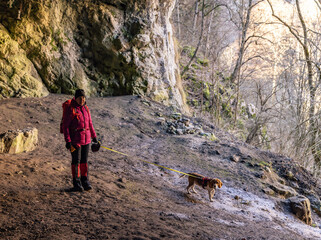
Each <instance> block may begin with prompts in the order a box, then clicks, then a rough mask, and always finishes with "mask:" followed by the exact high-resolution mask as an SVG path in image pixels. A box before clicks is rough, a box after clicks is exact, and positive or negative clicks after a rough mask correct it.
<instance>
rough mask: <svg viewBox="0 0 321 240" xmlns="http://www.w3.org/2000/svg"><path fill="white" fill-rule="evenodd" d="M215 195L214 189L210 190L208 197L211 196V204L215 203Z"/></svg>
mask: <svg viewBox="0 0 321 240" xmlns="http://www.w3.org/2000/svg"><path fill="white" fill-rule="evenodd" d="M214 194H215V190H214V189H211V190H208V196H209V198H210V201H211V202H214V200H213V197H214Z"/></svg>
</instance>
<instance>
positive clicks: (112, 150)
mask: <svg viewBox="0 0 321 240" xmlns="http://www.w3.org/2000/svg"><path fill="white" fill-rule="evenodd" d="M101 147H102V148H104V149H106V150H108V151H111V152H115V153H118V154H121V155H123V156H126V157H131V156H129V155H128V154H126V153H122V152H119V151H116V150H114V149H111V148H108V147H104V146H101ZM138 159H139V160H141V161H142V162H145V163H148V164H152V165H155V166H157V167H160V168H164V169H167V170H170V171H173V172H177V173H181V174H184V175H186V176H191V177H193V178H199V179H203V178H201V177H198V176H195V175H192V174H188V173H185V172H181V171H178V170H175V169H172V168H169V167H165V166H162V165H159V164H157V163H153V162H149V161H146V160H144V159H141V158H138Z"/></svg>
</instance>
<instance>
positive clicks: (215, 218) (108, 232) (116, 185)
mask: <svg viewBox="0 0 321 240" xmlns="http://www.w3.org/2000/svg"><path fill="white" fill-rule="evenodd" d="M68 97H69V96H67V95H49V96H47V97H45V98H40V99H38V98H29V99H5V100H1V104H0V112H1V113H2V114H1V115H0V133H1V132H4V131H7V130H10V129H12V130H14V129H23V128H26V127H30V126H34V127H36V128H37V129H38V130H39V146H38V148H37V149H36V150H35V151H33V152H29V153H22V154H18V155H9V154H0V175H1V186H2V187H1V189H0V213H1V214H0V239H292V240H293V239H321V230H320V228H319V226H320V225H321V220H320V218H319V217H318V215H317V214H315V213H314V212H313V214H312V218H313V224H314V226H315V227H311V226H308V225H306V224H304V223H303V222H302V221H300V220H299V219H297V218H296V217H295V216H294V215H293V214H291V213H290V212H289V211H288V209H287V208H286V207H285V205H284V204H283V203H282V202H284V201H285V200H282V199H281V198H282V196H268V195H267V194H265V193H264V192H263V191H262V190H265V192H267V190H266V189H267V188H272V187H273V186H275V185H276V184H279V185H282V186H281V187H280V188H282V187H283V189H291V190H289V191H290V192H291V191H294V192H297V193H299V194H303V195H305V196H308V197H309V198H310V199H318V196H320V194H321V188H320V185H317V183H316V180H315V179H313V178H312V177H311V176H310V175H309V174H308V173H307V172H306V171H304V170H303V169H301V168H300V167H299V166H298V165H296V164H295V163H293V162H292V161H291V160H290V159H287V158H285V157H282V156H278V155H275V154H272V153H269V152H264V151H261V150H259V149H257V148H254V147H251V146H249V145H246V144H244V143H242V142H239V141H237V140H236V139H235V138H234V137H233V136H231V135H229V134H227V133H225V132H223V131H222V130H220V129H217V128H216V127H215V126H213V125H211V124H209V123H207V122H205V121H202V120H200V119H192V122H193V123H194V125H202V128H203V130H204V134H203V135H206V133H214V134H215V136H216V137H217V138H218V140H217V141H211V140H214V139H213V138H212V139H210V138H206V137H202V136H200V135H197V134H194V135H193V134H188V135H172V134H169V133H167V132H166V129H167V123H166V122H165V121H164V119H166V120H168V121H174V120H173V119H172V118H171V117H170V116H171V115H172V114H173V113H174V112H173V109H171V108H168V107H165V106H163V105H161V104H159V103H155V102H152V101H149V100H147V99H143V98H139V97H136V96H124V97H112V98H89V99H88V100H87V104H88V106H89V107H90V109H91V113H92V116H93V122H94V126H95V128H96V131H97V133H98V135H99V137H100V138H102V142H103V145H104V146H106V147H109V148H113V149H115V150H118V151H121V152H124V153H126V154H128V155H130V157H126V156H123V155H121V154H117V153H114V152H111V151H108V150H105V149H101V151H99V152H98V153H90V177H91V182H92V185H93V190H92V191H90V192H84V193H70V192H67V191H66V189H68V188H69V187H70V186H71V179H70V178H71V176H70V175H71V174H70V154H69V153H68V152H67V150H66V149H65V148H64V145H65V144H64V140H63V136H62V135H61V134H60V133H59V123H60V117H61V104H62V102H63V101H64V100H66V99H68ZM232 156H236V159H237V158H239V161H237V160H236V161H231V157H232ZM142 160H147V161H151V162H154V163H157V164H161V165H164V166H167V167H170V168H173V169H177V170H179V171H183V172H197V173H200V174H202V175H205V176H208V177H216V178H219V179H221V180H222V181H223V184H224V185H223V187H222V188H221V189H218V190H217V192H216V194H215V196H214V202H209V200H208V196H207V192H206V191H205V190H203V189H201V188H197V190H198V193H199V195H195V194H192V195H188V194H186V189H185V188H186V185H187V178H179V176H180V174H178V173H175V172H172V171H168V170H164V169H162V168H158V167H156V166H154V165H151V164H147V163H145V162H143V161H142ZM289 171H291V172H292V173H293V174H294V176H295V182H291V181H290V180H289V179H286V178H284V176H285V175H286V173H288V172H289ZM279 185H277V186H279ZM290 187H291V188H290ZM275 189H277V187H275ZM275 191H276V190H275ZM280 194H281V193H280ZM315 204H318V202H317V200H316V203H315Z"/></svg>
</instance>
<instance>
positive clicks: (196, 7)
mask: <svg viewBox="0 0 321 240" xmlns="http://www.w3.org/2000/svg"><path fill="white" fill-rule="evenodd" d="M198 1H199V0H196V1H195V11H194V19H193V35H195V29H196V24H197V16H198Z"/></svg>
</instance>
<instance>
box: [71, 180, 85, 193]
mask: <svg viewBox="0 0 321 240" xmlns="http://www.w3.org/2000/svg"><path fill="white" fill-rule="evenodd" d="M72 183H73V185H74V187H73V188H72V189H71V191H72V192H82V191H83V190H84V189H83V188H82V186H81V182H80V180H79V179H76V178H73V179H72Z"/></svg>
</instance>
